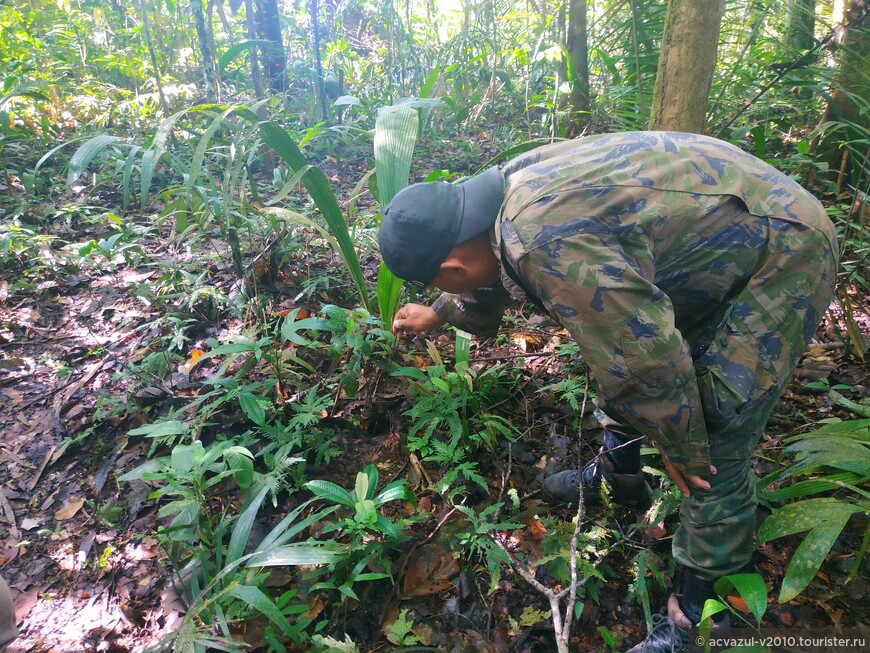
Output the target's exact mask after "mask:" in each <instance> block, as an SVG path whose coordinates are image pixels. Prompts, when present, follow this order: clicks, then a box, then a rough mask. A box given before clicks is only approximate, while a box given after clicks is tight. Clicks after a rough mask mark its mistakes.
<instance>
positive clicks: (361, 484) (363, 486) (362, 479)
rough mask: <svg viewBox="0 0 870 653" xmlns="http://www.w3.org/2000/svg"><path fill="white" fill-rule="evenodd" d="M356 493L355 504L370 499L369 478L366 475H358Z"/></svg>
mask: <svg viewBox="0 0 870 653" xmlns="http://www.w3.org/2000/svg"><path fill="white" fill-rule="evenodd" d="M354 491H355V492H356V501H355V502H354V504H356V503H359V502H362V501H365V500H366V499H367V498H368V493H369V477H368V476H367V475H366V474H365V473H363V472H359V473H357V475H356V483H355V484H354Z"/></svg>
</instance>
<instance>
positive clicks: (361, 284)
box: [235, 108, 371, 311]
mask: <svg viewBox="0 0 870 653" xmlns="http://www.w3.org/2000/svg"><path fill="white" fill-rule="evenodd" d="M235 113H236V115H238V116H240V117H242V118H244V119H245V120H248V121H250V122H252V123H253V124H255V125H256V126H257V128H258V129H259V130H260V136H261V137H262V139H263V142H264V143H266V145H268V146H269V147H271V148H272V149H273V150H274V151H275V153H276V154H277V155H278V156H279V157H281V159H283V160H284V162H285V163H286V164H287V165H289V166H290V168H292V169H293V170H294V171H298V170H301V169H302V168H304V167H305V166H308V165H309V163H308V161H307V160H306V159H305V156H304V155H303V154H302V151H301V150H300V149H299V147H298V146H297V145H296V143H295V142H294V141H293V139H292V138H291V137H290V135H289V134H288V133H287V132H286V131H285V130H284V128H283V127H281V126H280V125H278V124H277V123H274V122H269V121H264V120H261V119H260V117H259V116H258V115H257V114H256V113H254V112H253V111H251V110H250V109H245V108H238V109H236V110H235ZM301 181H302V184H303V185H304V186H305V188H306V189H307V190H308V193H309V194H310V195H311V198H312V199H313V200H314V204H315V205H316V206H317V208H318V209H319V210H320V213H321V214H322V215H323V218H324V220H326V224H327V226H328V227H329V230H330V231H331V232H332V234H333V236H335V239H336V241H337V242H338V246H339V250H338V251H339V254H340V255H341V258H342V260H343V261H344V264H345V265H347V267H348V269H349V270H350V274H351V277H352V278H353V281H354V284H355V285H356V287H357V292H358V293H359V298H360V301H361V302H362V304H363V306H364V307H365V309H366V310H368V311H371V305H370V302H369V298H368V289H367V287H366V282H365V277H363V273H362V268H361V267H360V264H359V259H358V258H357V254H356V250H355V249H354V246H353V241H352V240H351V237H350V232H349V231H348V228H347V224H346V223H345V221H344V215H343V214H342V212H341V207H339V205H338V200H337V199H336V197H335V193H333V192H332V188H331V187H330V186H329V182H328V181H327V179H326V176H325V175H324V174H323V172H322V171H321V170H320V168H317V167H313V166H312V167H311V168H309V170H308V171H307V172H306V173H305V174H304V175H302V180H301Z"/></svg>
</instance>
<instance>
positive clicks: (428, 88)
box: [417, 64, 444, 98]
mask: <svg viewBox="0 0 870 653" xmlns="http://www.w3.org/2000/svg"><path fill="white" fill-rule="evenodd" d="M443 71H444V67H443V66H442V65H441V64H436V66H435V67H434V68H433V69H432V70H430V71H429V74H428V75H427V76H426V79H425V80H424V81H423V85H422V86H421V87H420V92H419V93H418V94H417V95H419V96H420V97H421V98H427V97H429V94H430V93H431V92H432V89H434V88H435V84H437V83H438V79H439V78H440V77H441V73H442V72H443Z"/></svg>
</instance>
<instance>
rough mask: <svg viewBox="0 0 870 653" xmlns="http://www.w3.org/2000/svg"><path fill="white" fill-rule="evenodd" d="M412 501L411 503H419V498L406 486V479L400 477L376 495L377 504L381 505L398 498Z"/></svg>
mask: <svg viewBox="0 0 870 653" xmlns="http://www.w3.org/2000/svg"><path fill="white" fill-rule="evenodd" d="M400 499H401V500H404V501H410V502H411V503H413V504H415V505H416V503H417V498H416V497H415V496H414V495H413V494H412V493H411V491H410V490H409V489H408V488H407V487H405V479H403V478H400V479H398V480H396V481H393V482H392V483H390V484H389V485H387V486H386V487H385V488H384V489H383V490H381V491H380V492H379V493H378V496H376V497H375V499H374V501H375V505H376V506H378V507H381V506H382V505H384V504H386V503H389V502H390V501H397V500H400Z"/></svg>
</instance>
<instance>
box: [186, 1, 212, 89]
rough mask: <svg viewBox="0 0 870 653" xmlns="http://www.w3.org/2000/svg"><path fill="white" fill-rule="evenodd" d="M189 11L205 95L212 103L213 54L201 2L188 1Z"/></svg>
mask: <svg viewBox="0 0 870 653" xmlns="http://www.w3.org/2000/svg"><path fill="white" fill-rule="evenodd" d="M190 11H191V13H192V14H193V24H194V26H195V27H196V37H197V42H198V43H199V56H200V59H201V61H202V74H203V77H204V78H205V95H206V97H207V98H208V100H209V102H214V101H215V100H216V99H217V85H216V83H215V63H214V53H213V52H212V49H211V44H210V43H209V38H208V29H207V28H206V25H205V14H204V13H203V11H202V0H190Z"/></svg>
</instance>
